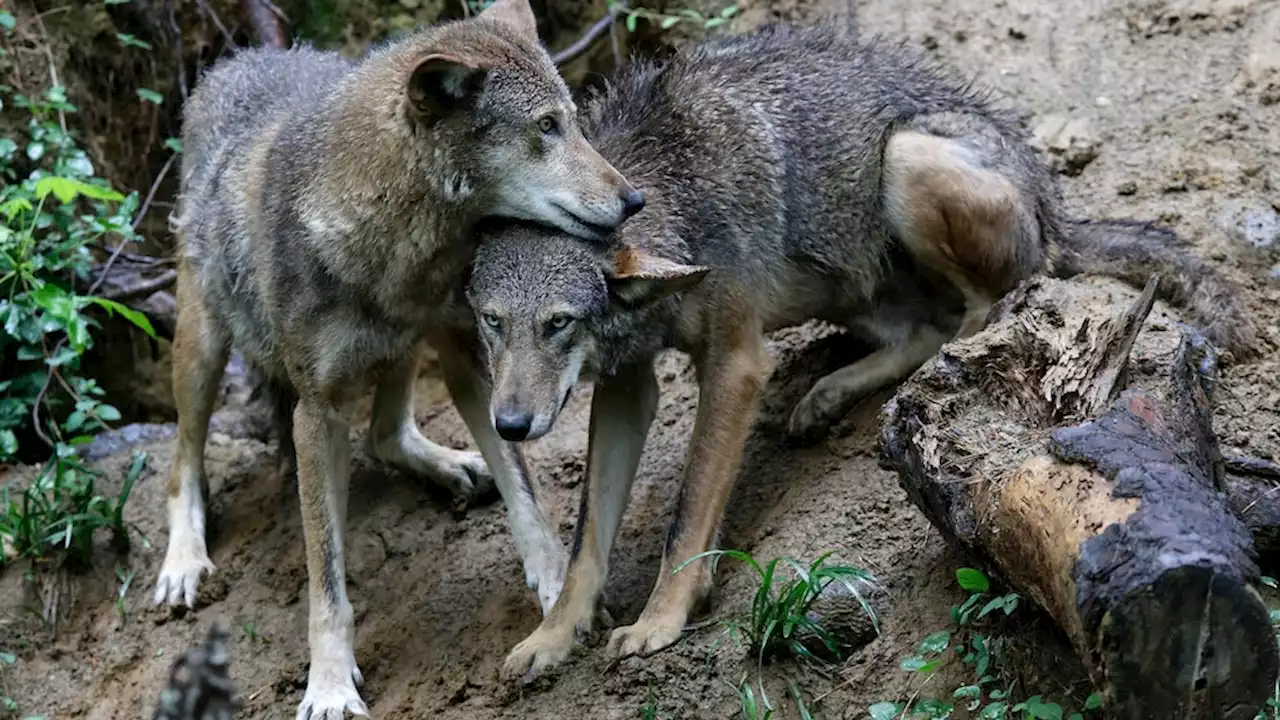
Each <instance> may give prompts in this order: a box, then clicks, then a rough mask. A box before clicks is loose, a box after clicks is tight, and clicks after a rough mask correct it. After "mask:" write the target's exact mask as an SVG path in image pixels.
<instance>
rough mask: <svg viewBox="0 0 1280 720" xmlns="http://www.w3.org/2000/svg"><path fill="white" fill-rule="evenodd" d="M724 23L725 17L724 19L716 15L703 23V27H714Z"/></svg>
mask: <svg viewBox="0 0 1280 720" xmlns="http://www.w3.org/2000/svg"><path fill="white" fill-rule="evenodd" d="M723 24H725V19H724V18H719V17H715V18H711V19H710V20H707V21H706V22H705V23H703V24H702V27H704V28H713V27H717V26H720V25H723Z"/></svg>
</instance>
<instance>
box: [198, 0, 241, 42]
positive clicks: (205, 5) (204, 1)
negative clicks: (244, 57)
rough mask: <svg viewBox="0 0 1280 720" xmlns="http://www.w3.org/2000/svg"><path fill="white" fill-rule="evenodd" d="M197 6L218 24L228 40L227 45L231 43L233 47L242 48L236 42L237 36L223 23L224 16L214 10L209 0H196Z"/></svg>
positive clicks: (223, 35) (219, 29) (224, 37)
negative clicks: (219, 15) (221, 16)
mask: <svg viewBox="0 0 1280 720" xmlns="http://www.w3.org/2000/svg"><path fill="white" fill-rule="evenodd" d="M196 6H197V7H199V8H200V11H201V12H203V13H204V14H205V15H208V16H209V19H210V20H212V21H213V24H214V25H215V26H217V28H218V31H219V32H221V33H222V37H223V39H224V40H226V41H227V45H230V46H231V49H233V50H237V49H239V48H240V46H239V45H237V44H236V39H235V37H234V36H232V34H231V32H230V31H229V30H227V26H226V25H223V24H222V18H220V17H218V13H216V12H214V11H213V8H212V7H209V0H196Z"/></svg>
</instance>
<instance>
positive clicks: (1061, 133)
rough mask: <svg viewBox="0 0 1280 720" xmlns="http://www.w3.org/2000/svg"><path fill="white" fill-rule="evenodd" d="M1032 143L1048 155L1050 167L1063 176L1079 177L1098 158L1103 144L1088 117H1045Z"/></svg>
mask: <svg viewBox="0 0 1280 720" xmlns="http://www.w3.org/2000/svg"><path fill="white" fill-rule="evenodd" d="M1033 144H1034V145H1035V146H1036V147H1037V148H1039V149H1040V150H1041V151H1042V152H1044V153H1046V155H1047V157H1048V161H1049V166H1050V167H1051V168H1053V170H1054V171H1056V172H1059V173H1062V174H1064V175H1070V176H1076V175H1079V174H1080V173H1081V172H1083V171H1084V169H1085V168H1086V167H1088V166H1089V163H1091V162H1093V161H1094V160H1095V159H1097V157H1098V151H1099V150H1100V149H1101V148H1102V141H1101V140H1099V139H1098V137H1097V135H1096V134H1095V133H1094V132H1093V129H1092V127H1091V126H1090V123H1089V121H1088V120H1087V119H1085V118H1069V117H1067V116H1065V115H1058V114H1054V115H1046V116H1044V117H1043V118H1041V120H1040V122H1039V123H1038V124H1037V125H1036V127H1035V131H1034V139H1033Z"/></svg>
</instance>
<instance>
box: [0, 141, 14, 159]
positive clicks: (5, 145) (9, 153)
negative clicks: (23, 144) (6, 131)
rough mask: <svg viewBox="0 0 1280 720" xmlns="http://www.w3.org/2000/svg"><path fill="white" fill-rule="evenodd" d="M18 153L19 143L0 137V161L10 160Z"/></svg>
mask: <svg viewBox="0 0 1280 720" xmlns="http://www.w3.org/2000/svg"><path fill="white" fill-rule="evenodd" d="M16 152H18V143H16V142H14V141H13V140H11V139H9V138H7V137H0V160H8V159H9V158H11V157H13V154H14V153H16Z"/></svg>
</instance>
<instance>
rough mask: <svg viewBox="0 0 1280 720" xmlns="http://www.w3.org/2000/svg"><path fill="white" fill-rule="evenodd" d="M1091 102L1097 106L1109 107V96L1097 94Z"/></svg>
mask: <svg viewBox="0 0 1280 720" xmlns="http://www.w3.org/2000/svg"><path fill="white" fill-rule="evenodd" d="M1093 104H1094V105H1097V106H1098V107H1111V98H1109V97H1103V96H1101V95H1099V96H1098V97H1096V98H1094V100H1093Z"/></svg>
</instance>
